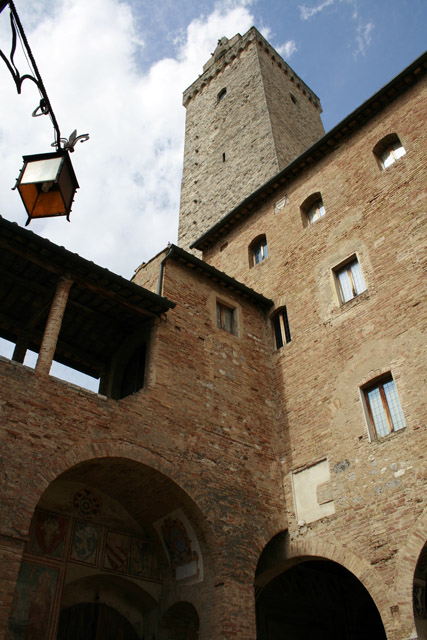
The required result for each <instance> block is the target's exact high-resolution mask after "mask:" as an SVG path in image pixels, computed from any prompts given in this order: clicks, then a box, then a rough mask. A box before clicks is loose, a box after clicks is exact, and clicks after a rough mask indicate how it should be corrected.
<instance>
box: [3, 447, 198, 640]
mask: <svg viewBox="0 0 427 640" xmlns="http://www.w3.org/2000/svg"><path fill="white" fill-rule="evenodd" d="M204 526H205V525H204V519H203V515H202V514H201V512H200V511H199V509H198V508H197V506H196V505H195V503H194V502H193V501H192V500H191V498H190V497H189V496H188V494H187V493H185V492H184V491H183V490H182V489H181V488H180V487H179V486H178V485H177V484H176V483H174V482H173V481H172V480H171V479H169V478H168V477H166V476H165V475H163V474H161V473H160V472H158V471H156V470H155V469H153V468H151V467H148V466H146V465H143V464H141V463H139V462H136V461H133V460H129V459H126V458H98V459H93V460H89V461H86V462H84V463H81V464H79V465H76V466H75V467H73V468H71V469H69V470H68V471H66V472H64V473H63V474H62V475H60V476H59V477H58V478H57V479H56V480H54V481H53V482H52V483H51V484H50V485H49V487H48V488H47V489H46V491H45V492H44V494H43V495H42V497H41V499H40V501H39V503H38V505H37V508H36V511H35V514H34V517H33V520H32V524H31V529H30V535H29V543H28V544H27V547H26V549H25V552H24V556H23V561H22V563H21V569H20V573H19V577H18V581H17V585H16V596H15V601H14V605H13V607H12V612H11V616H10V619H9V627H8V636H7V637H8V640H9V639H10V640H18V639H21V638H26V640H30V639H32V640H71V639H72V640H76V638H79V640H101V638H102V640H109V638H111V640H142V638H150V639H151V638H153V637H156V638H157V637H158V631H159V609H160V610H161V608H162V598H163V594H164V593H165V591H166V592H169V593H170V590H171V589H175V588H179V587H180V586H181V584H192V583H194V582H198V581H200V580H202V579H203V555H202V549H203V544H204ZM172 534H179V540H178V542H179V544H178V543H176V542H175V537H176V536H175V537H174V536H173V535H172ZM182 546H183V548H182Z"/></svg>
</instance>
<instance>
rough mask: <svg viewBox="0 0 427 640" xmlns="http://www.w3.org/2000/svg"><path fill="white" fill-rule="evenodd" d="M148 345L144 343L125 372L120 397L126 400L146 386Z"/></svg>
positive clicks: (131, 358)
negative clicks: (145, 374)
mask: <svg viewBox="0 0 427 640" xmlns="http://www.w3.org/2000/svg"><path fill="white" fill-rule="evenodd" d="M146 352H147V345H146V343H145V342H144V344H142V345H141V346H140V347H139V348H138V349H137V350H136V351H134V353H133V354H132V356H131V357H130V358H129V360H128V363H127V365H126V367H125V370H124V372H123V379H122V385H121V391H120V397H121V398H125V397H126V396H130V395H131V394H132V393H136V392H137V391H139V390H140V389H142V387H143V386H144V373H145V360H146Z"/></svg>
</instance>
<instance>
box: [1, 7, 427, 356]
mask: <svg viewBox="0 0 427 640" xmlns="http://www.w3.org/2000/svg"><path fill="white" fill-rule="evenodd" d="M15 5H16V7H17V10H18V13H19V15H20V18H21V21H22V23H23V25H24V28H25V31H26V34H27V38H28V40H29V43H30V45H31V47H32V50H33V53H34V56H35V58H36V61H37V64H38V67H39V70H40V72H41V75H42V77H43V80H44V83H45V86H46V89H47V92H48V95H49V98H50V100H51V103H52V106H53V109H54V111H55V114H56V117H57V119H58V122H59V125H60V127H61V132H62V134H63V135H65V136H68V135H69V134H70V133H71V131H73V129H75V128H77V130H78V133H86V132H89V134H90V140H89V141H88V142H85V143H84V144H82V145H80V144H79V145H78V148H77V150H76V153H74V154H73V156H72V161H73V164H74V168H75V171H76V174H77V177H78V180H79V183H80V189H79V191H78V192H77V195H76V199H75V203H74V206H73V211H72V213H71V223H67V222H66V221H65V219H64V218H52V219H48V220H40V221H35V222H32V223H31V225H30V227H29V228H30V229H31V230H32V231H34V232H35V233H38V234H40V235H42V236H44V237H47V238H49V239H50V240H52V241H53V242H55V243H57V244H59V245H63V246H65V247H67V248H68V249H70V250H71V251H74V252H76V253H78V254H80V255H81V256H83V257H85V258H87V259H89V260H93V261H94V262H96V263H98V264H100V265H101V266H104V267H107V268H109V269H110V270H112V271H115V272H117V273H120V274H121V275H124V276H125V277H127V278H129V277H131V276H132V274H133V271H134V269H136V268H137V266H138V265H139V264H140V263H141V262H143V261H147V260H149V259H150V258H151V257H153V256H154V255H155V254H156V253H157V252H159V251H160V250H162V249H163V248H164V247H165V246H166V245H167V243H168V242H169V241H171V242H176V240H177V228H178V209H179V190H180V180H181V171H182V158H183V143H184V123H185V110H184V108H183V107H182V104H181V103H182V92H183V91H184V89H185V88H186V87H187V86H188V85H190V84H191V83H192V82H193V81H194V80H195V79H196V78H197V77H198V75H199V74H200V73H201V72H202V67H203V64H204V63H205V62H206V61H207V60H208V59H209V57H210V53H211V52H212V51H213V50H214V49H215V46H216V43H217V41H218V39H219V38H221V37H222V36H224V35H225V36H227V37H229V38H231V37H232V36H233V35H235V34H236V33H237V32H240V33H241V34H244V33H245V32H246V31H247V30H248V29H249V28H250V27H251V26H252V25H255V26H256V27H257V28H258V29H259V30H260V31H261V32H262V33H263V35H264V36H265V37H266V38H267V39H268V40H269V41H270V43H271V44H272V45H273V46H274V47H275V48H276V49H277V50H278V51H279V52H280V53H281V55H282V56H283V57H284V58H285V59H286V61H287V62H288V64H290V65H291V66H292V67H293V68H294V70H295V71H296V73H297V74H298V75H299V76H300V77H301V78H302V79H303V80H304V81H305V82H306V83H307V84H308V85H309V86H310V87H311V89H312V90H313V91H314V92H315V93H316V94H317V95H318V96H319V98H320V99H321V102H322V106H323V122H324V126H325V129H326V131H327V130H329V129H330V128H332V127H333V126H335V125H336V124H337V123H338V122H339V121H340V120H342V119H343V118H344V117H345V116H347V115H348V114H349V113H350V112H351V111H352V110H353V109H355V108H356V107H358V106H359V105H360V104H361V103H362V102H363V101H364V100H366V99H367V98H368V97H369V96H370V95H372V94H373V93H374V92H375V91H377V90H378V89H379V88H381V86H383V85H384V84H386V83H387V82H388V81H389V80H390V79H391V78H393V77H394V76H395V75H396V74H398V73H399V72H400V71H401V70H402V69H403V68H404V67H405V66H407V65H408V64H409V63H411V62H412V61H413V60H414V59H415V58H416V57H418V56H419V55H420V54H421V53H422V52H423V50H424V49H425V40H426V38H425V32H426V26H427V2H426V1H425V0H388V1H387V0H282V1H281V0H219V1H217V2H214V1H212V0H202V1H199V2H195V1H193V0H189V1H184V0H173V1H172V0H158V1H157V2H153V1H152V0H150V1H148V0H120V1H119V0H90V1H88V0H34V1H32V2H28V0H15ZM0 47H1V48H2V50H3V51H5V52H8V51H9V48H10V26H9V23H8V11H7V10H4V11H3V12H2V14H1V15H0ZM16 60H17V63H18V68H19V69H20V71H21V73H26V72H27V67H26V64H25V61H24V60H23V58H22V55H20V54H18V53H17V56H16ZM0 92H1V93H0V95H1V97H2V99H1V101H0V167H1V171H0V215H2V216H3V217H6V218H7V219H9V220H13V221H16V222H17V223H18V224H19V225H21V226H23V225H24V224H25V221H26V215H25V212H24V209H23V206H22V203H21V201H20V198H19V196H18V194H17V193H16V192H15V191H11V187H12V186H13V184H14V183H15V179H16V177H17V175H18V172H19V169H20V168H21V165H22V155H25V154H32V153H43V152H48V151H50V150H51V147H50V144H51V142H52V141H53V130H52V127H51V124H50V121H49V119H48V118H47V117H42V118H37V119H33V118H31V113H32V111H33V110H34V108H35V107H36V106H37V104H38V100H39V98H38V94H37V92H36V90H35V87H34V85H33V84H32V83H30V82H26V83H24V85H23V90H22V95H20V96H18V95H17V93H16V89H15V85H14V83H13V80H12V78H11V76H10V75H9V72H8V70H7V68H6V66H5V65H4V63H3V62H2V61H1V60H0ZM0 352H3V353H6V354H9V352H8V351H7V349H6V352H5V351H4V350H2V349H1V344H0Z"/></svg>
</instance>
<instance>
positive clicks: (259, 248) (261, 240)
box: [249, 235, 268, 267]
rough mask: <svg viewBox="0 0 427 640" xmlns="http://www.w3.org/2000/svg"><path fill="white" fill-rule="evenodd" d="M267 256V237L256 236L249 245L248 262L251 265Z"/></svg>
mask: <svg viewBox="0 0 427 640" xmlns="http://www.w3.org/2000/svg"><path fill="white" fill-rule="evenodd" d="M266 258H268V247H267V238H266V237H265V235H262V236H258V237H257V238H255V240H253V241H252V242H251V244H250V246H249V264H250V266H251V267H253V266H255V265H256V264H259V263H260V262H262V261H263V260H265V259H266Z"/></svg>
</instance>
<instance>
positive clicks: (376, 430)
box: [362, 373, 406, 438]
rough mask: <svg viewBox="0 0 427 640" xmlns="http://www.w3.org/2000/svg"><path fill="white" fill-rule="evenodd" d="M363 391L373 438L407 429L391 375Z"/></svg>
mask: <svg viewBox="0 0 427 640" xmlns="http://www.w3.org/2000/svg"><path fill="white" fill-rule="evenodd" d="M362 391H363V395H364V399H365V407H366V413H367V415H368V422H369V426H370V429H371V434H372V437H373V438H382V437H384V436H387V435H389V434H390V433H393V432H394V431H398V430H399V429H404V428H405V427H406V423H405V418H404V417H403V412H402V408H401V406H400V402H399V397H398V395H397V390H396V385H395V384H394V380H393V377H392V375H391V373H389V374H387V375H386V376H384V377H383V378H381V379H380V380H377V381H376V382H374V383H371V384H369V385H367V386H365V387H364V388H363V389H362Z"/></svg>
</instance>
